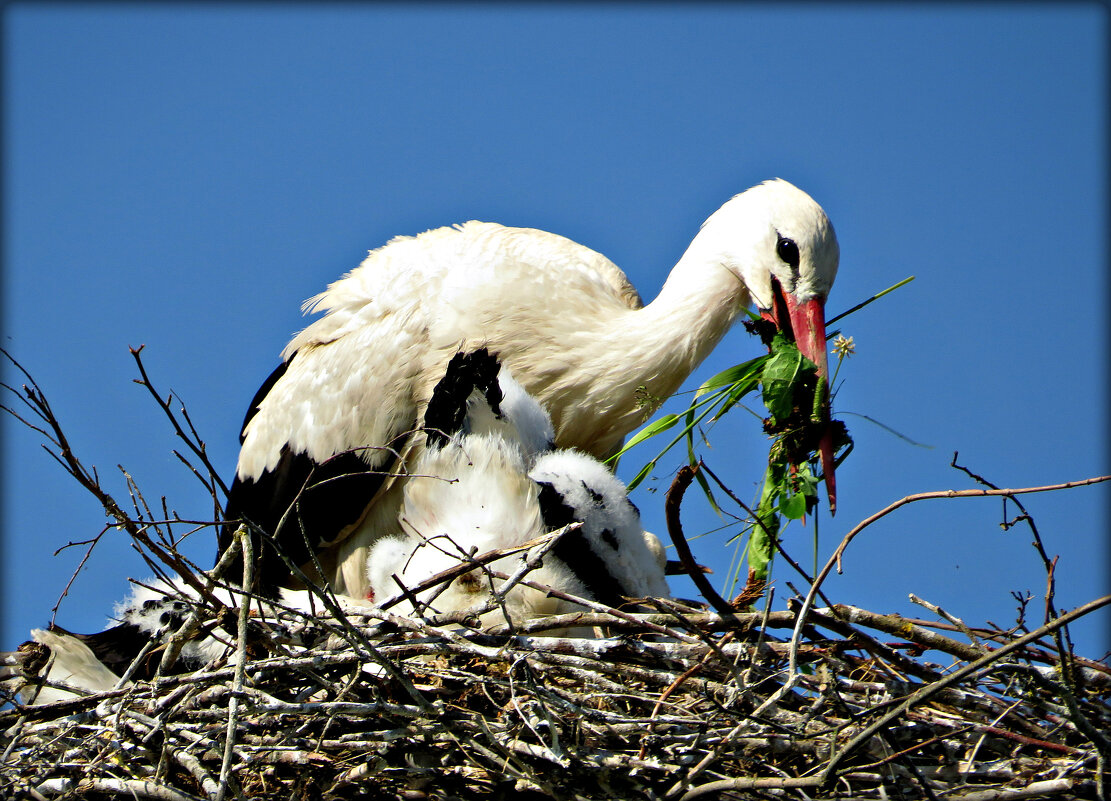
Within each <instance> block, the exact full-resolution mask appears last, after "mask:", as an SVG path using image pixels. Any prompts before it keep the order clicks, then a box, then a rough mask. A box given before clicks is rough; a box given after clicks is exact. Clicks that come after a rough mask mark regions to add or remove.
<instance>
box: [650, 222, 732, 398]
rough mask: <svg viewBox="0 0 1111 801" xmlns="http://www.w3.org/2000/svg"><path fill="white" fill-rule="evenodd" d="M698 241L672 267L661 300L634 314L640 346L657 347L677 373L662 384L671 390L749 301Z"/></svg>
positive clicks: (662, 360) (658, 356)
mask: <svg viewBox="0 0 1111 801" xmlns="http://www.w3.org/2000/svg"><path fill="white" fill-rule="evenodd" d="M696 244H697V241H696V243H695V244H692V246H691V248H690V249H689V250H688V251H687V253H686V254H685V255H684V256H683V258H682V259H681V260H680V262H679V263H678V264H677V265H676V266H675V268H674V269H673V270H672V271H671V274H670V275H669V276H668V278H667V281H666V282H665V283H664V285H663V287H662V288H661V289H660V294H659V295H657V296H656V299H655V300H653V301H652V302H651V303H650V304H648V305H647V306H645V307H644V308H643V309H642V310H641V311H640V312H639V313H637V314H636V315H633V316H634V317H636V318H637V319H636V322H635V325H634V326H632V327H633V328H634V329H635V330H636V333H635V334H633V335H634V336H636V337H638V338H639V339H640V341H641V343H642V344H641V346H640V348H646V349H652V350H654V352H655V353H656V359H657V362H656V363H658V364H662V365H666V366H667V369H668V372H670V373H672V374H677V375H676V381H675V382H674V383H675V385H674V386H673V387H670V388H663V389H665V391H666V393H667V394H671V393H672V392H674V391H675V389H678V385H679V384H680V383H682V381H683V380H684V379H685V378H686V377H687V376H688V375H690V373H691V372H692V371H693V370H694V368H695V367H697V366H698V365H699V364H700V363H701V362H702V360H703V359H704V358H706V356H707V355H709V353H710V351H711V350H713V349H714V347H715V346H716V345H717V343H718V342H719V341H721V338H722V337H723V336H724V335H725V333H726V332H727V331H728V330H729V329H730V328H731V327H732V325H733V323H734V322H735V321H736V319H737V316H738V315H739V314H740V313H741V310H742V309H743V308H744V307H745V306H746V305H747V304H748V302H749V296H748V291H747V290H746V289H745V286H744V284H742V283H741V281H740V279H739V278H738V277H737V275H736V274H735V273H734V272H733V271H732V270H730V269H728V268H727V267H726V266H725V265H724V264H723V262H722V261H721V260H720V259H716V258H706V257H703V256H702V255H701V254H700V253H699V252H698V249H697V248H696V246H695V245H696ZM630 333H632V332H630ZM629 345H630V348H632V349H636V350H640V348H638V347H637V346H636V345H635V344H634V343H629ZM642 352H643V351H642ZM648 363H651V362H648Z"/></svg>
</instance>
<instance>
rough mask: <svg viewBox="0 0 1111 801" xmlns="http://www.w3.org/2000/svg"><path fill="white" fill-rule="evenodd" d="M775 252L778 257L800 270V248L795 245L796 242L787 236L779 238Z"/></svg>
mask: <svg viewBox="0 0 1111 801" xmlns="http://www.w3.org/2000/svg"><path fill="white" fill-rule="evenodd" d="M775 252H776V255H778V256H779V258H781V259H783V261H785V262H786V263H787V264H789V265H791V266H792V267H794V268H795V269H796V270H797V269H798V267H799V246H798V245H796V244H795V240H793V239H788V238H787V237H785V236H781V237H779V241H778V242H776V243H775Z"/></svg>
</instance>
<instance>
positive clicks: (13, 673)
mask: <svg viewBox="0 0 1111 801" xmlns="http://www.w3.org/2000/svg"><path fill="white" fill-rule="evenodd" d="M213 592H214V593H216V594H217V595H218V596H219V597H220V598H221V600H223V601H224V602H225V603H229V604H230V603H231V597H230V595H229V593H228V592H227V591H225V590H221V589H214V590H213ZM195 603H197V596H196V593H195V591H193V590H192V589H190V588H189V587H187V586H185V585H184V584H182V585H181V586H177V585H174V584H171V583H168V582H166V581H163V580H161V579H151V580H149V581H146V582H143V583H136V584H135V585H134V586H133V587H132V590H131V593H130V594H129V595H128V597H127V598H126V599H124V600H123V601H121V602H119V603H117V604H116V606H115V610H114V617H115V620H116V621H117V623H116V625H113V626H110V627H109V628H107V629H105V630H104V631H100V632H97V633H95V634H77V633H75V632H72V631H67V630H66V629H63V628H61V627H60V626H51V627H50V628H47V629H32V630H31V640H29V641H28V642H26V643H24V644H23V645H22V646H21V647H20V650H19V651H16V652H13V653H8V654H4V655H3V657H4V658H3V660H2V664H3V665H4V667H0V677H2V678H3V681H4V683H5V684H9V685H10V686H12V687H13V688H14V685H15V684H19V683H21V682H22V676H25V675H27V674H33V675H36V676H38V677H39V679H40V680H42V684H41V686H40V685H39V684H34V683H32V684H28V685H26V686H24V687H23V688H22V689H20V691H19V695H20V696H21V699H22V700H23V701H24V703H30V702H32V701H33V703H35V704H48V703H52V702H54V701H63V700H68V699H71V698H74V697H76V696H78V695H81V694H85V693H97V692H105V691H107V690H111V689H114V688H115V687H117V686H119V685H120V684H121V683H122V677H123V676H124V675H125V674H126V673H127V672H128V670H129V669H131V670H132V672H131V675H132V676H133V677H135V678H143V679H149V678H151V677H152V676H153V675H154V673H155V669H156V668H157V667H158V665H159V662H160V660H161V651H160V650H149V649H152V648H153V647H154V646H158V645H161V644H163V643H166V642H168V641H169V638H170V636H171V635H172V634H173V633H174V632H175V631H176V630H177V629H178V628H179V627H180V626H181V625H182V624H183V623H184V622H185V620H186V618H187V617H188V614H189V612H190V609H191V607H192V606H193V605H194V604H195ZM228 647H230V646H229V640H228V639H227V638H226V636H222V635H221V633H218V632H207V633H201V634H199V635H197V636H196V637H194V638H193V639H190V640H187V641H186V642H185V643H184V645H183V646H182V648H181V652H180V655H179V656H178V660H177V666H176V667H177V669H179V670H185V669H187V668H197V667H202V666H203V665H205V664H207V663H209V662H211V661H212V660H214V659H217V658H219V657H220V656H222V655H223V654H224V653H225V651H226V650H227V648H228ZM144 648H146V649H148V651H147V654H146V656H145V657H143V658H140V656H141V655H142V654H143V651H144ZM136 660H139V661H138V662H137V663H136ZM132 663H136V664H135V665H134V666H132ZM67 688H68V689H67Z"/></svg>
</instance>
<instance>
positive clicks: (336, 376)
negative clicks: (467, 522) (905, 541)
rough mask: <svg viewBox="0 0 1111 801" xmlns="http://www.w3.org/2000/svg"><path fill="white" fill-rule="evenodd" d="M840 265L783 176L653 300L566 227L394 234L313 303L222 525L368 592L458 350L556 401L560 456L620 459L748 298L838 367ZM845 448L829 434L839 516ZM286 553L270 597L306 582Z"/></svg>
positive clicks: (686, 257) (256, 413)
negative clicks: (485, 356) (243, 528)
mask: <svg viewBox="0 0 1111 801" xmlns="http://www.w3.org/2000/svg"><path fill="white" fill-rule="evenodd" d="M838 257H839V250H838V245H837V238H836V236H835V234H834V231H833V226H832V225H831V224H830V221H829V219H828V218H827V216H826V214H825V212H824V211H823V210H822V208H821V207H820V206H819V205H818V204H817V203H816V202H814V200H813V199H812V198H811V197H810V196H809V195H807V194H806V193H805V192H803V191H802V190H800V189H798V188H796V187H795V186H793V185H792V184H790V183H788V182H787V181H783V180H778V179H777V180H771V181H766V182H765V183H762V184H759V185H758V186H755V187H753V188H751V189H749V190H747V191H745V192H743V193H741V194H739V195H737V196H735V197H733V198H732V199H730V200H729V201H728V202H726V203H725V204H724V205H723V206H722V207H721V208H720V209H718V210H717V211H716V212H715V213H714V214H713V215H711V216H710V217H709V219H707V220H706V222H705V223H703V225H702V227H701V229H700V231H699V232H698V235H697V236H696V237H695V238H694V240H693V241H692V242H691V244H690V246H689V247H688V248H687V250H686V252H685V253H684V254H683V256H682V258H681V259H680V260H679V262H678V263H677V264H676V265H675V267H674V269H673V270H672V271H671V274H670V275H669V276H668V279H667V281H666V282H665V283H664V286H663V288H662V289H661V290H660V293H659V295H658V296H657V297H656V299H655V300H654V301H652V302H651V303H649V304H647V305H644V304H642V302H641V299H640V296H639V295H638V294H637V291H636V290H635V289H634V288H633V287H632V285H631V284H630V283H629V281H628V280H627V279H626V277H625V274H624V273H623V272H621V270H620V269H618V267H617V266H616V265H614V264H613V263H612V262H610V261H609V260H608V259H606V258H605V257H604V256H602V255H601V254H599V253H596V252H595V251H593V250H590V249H589V248H586V247H584V246H582V245H579V244H576V243H575V242H572V241H570V240H568V239H565V238H563V237H561V236H557V235H556V234H551V233H546V232H544V231H538V230H534V229H529V228H508V227H505V226H501V225H497V224H493V223H483V222H468V223H465V224H462V225H459V226H456V227H452V228H437V229H434V230H431V231H427V232H425V233H423V234H420V235H418V236H415V237H398V238H396V239H393V240H391V241H390V242H389V243H388V244H386V245H385V246H384V247H382V248H379V249H378V250H374V251H371V253H370V255H369V256H368V257H367V258H366V260H365V261H363V263H362V264H361V265H360V266H358V267H357V268H355V269H354V270H352V271H351V272H350V273H348V274H346V275H345V276H343V277H342V278H340V279H339V280H338V281H336V282H334V283H333V284H331V285H329V287H328V288H327V290H326V291H324V292H323V293H321V294H320V295H317V296H316V297H314V298H311V299H310V300H309V301H307V302H306V304H305V306H304V308H305V311H306V312H309V311H323V312H325V314H324V315H323V316H322V317H321V318H319V319H318V320H316V321H315V322H313V323H312V324H311V325H309V326H308V327H307V328H306V329H304V330H303V331H302V332H301V333H299V334H297V335H296V336H295V337H294V338H293V340H292V341H291V342H290V343H289V344H288V345H287V346H286V348H285V350H284V351H283V352H282V363H281V365H279V367H278V368H277V369H276V370H275V371H274V373H273V374H272V375H271V376H270V378H269V379H268V380H267V381H266V382H265V383H264V384H263V386H262V388H261V389H260V390H259V392H258V394H257V395H256V396H255V398H254V400H253V401H252V402H251V405H250V408H249V409H248V412H247V417H246V419H245V421H244V425H243V429H242V435H241V442H242V447H241V450H240V454H239V461H238V465H237V467H236V475H235V480H234V482H233V485H232V487H231V491H230V494H229V499H228V504H227V508H226V510H225V512H226V517H227V519H228V520H235V519H240V518H242V519H247V520H250V521H251V522H252V523H254V524H256V526H257V527H258V528H260V529H261V530H262V531H264V532H266V533H267V534H269V535H270V536H271V537H272V538H273V540H274V542H275V543H276V544H277V545H278V546H279V547H280V548H281V549H282V550H283V551H284V552H285V554H286V557H287V559H288V560H289V561H292V562H293V563H295V564H297V565H301V566H303V567H305V568H306V569H308V570H309V572H310V573H311V572H314V570H313V568H317V567H318V568H319V570H320V571H322V572H323V574H324V575H323V578H324V579H325V580H327V581H328V582H330V583H331V585H332V586H333V588H334V589H335V590H336V591H337V592H340V593H346V594H349V595H353V596H362V595H364V594H365V593H366V591H367V584H366V578H365V575H364V571H363V566H364V565H365V562H366V551H367V548H368V547H369V546H370V545H372V544H373V543H374V541H375V540H376V539H378V538H379V537H381V536H383V535H385V534H388V533H390V532H392V531H396V530H397V514H398V510H399V509H400V506H401V501H402V491H401V487H402V485H403V484H404V481H397V480H396V479H397V476H399V475H402V474H404V473H405V471H406V469H407V468H408V467H410V466H411V465H412V464H413V463H414V460H415V458H416V457H417V456H418V455H419V451H420V450H421V449H422V448H423V447H424V438H423V436H421V435H420V434H419V433H416V432H418V429H419V428H420V426H421V424H422V418H423V413H424V407H425V405H426V404H427V402H428V399H429V397H430V396H431V393H432V389H433V387H434V386H435V384H436V382H437V381H438V380H439V379H440V378H441V377H442V376H443V375H444V368H445V366H446V364H447V362H448V360H449V359H450V358H451V356H452V355H453V354H455V353H457V352H458V351H460V350H461V349H464V350H465V349H470V348H474V347H480V346H484V345H485V346H488V347H489V348H490V349H491V350H492V351H494V352H496V353H498V354H499V356H500V357H501V359H502V360H503V362H504V363H505V365H506V366H507V367H508V368H509V370H510V371H511V372H512V374H513V375H514V376H515V377H516V379H517V380H518V381H519V382H520V383H521V384H522V385H523V387H524V388H525V390H526V391H527V392H528V393H529V394H531V395H532V396H534V397H535V398H536V399H537V400H538V401H539V402H540V403H541V404H542V405H543V407H544V408H546V409H547V411H548V413H549V414H550V415H551V419H552V423H553V424H554V428H555V442H556V445H557V446H558V447H560V448H577V449H579V450H582V451H584V452H586V453H589V454H591V455H593V456H595V457H598V458H606V457H608V456H610V455H611V454H613V453H615V452H616V451H617V450H618V449H619V448H620V446H621V443H622V441H623V440H624V438H625V436H626V435H627V434H628V433H629V432H630V431H632V430H633V429H634V428H635V427H636V426H637V425H638V424H640V422H641V421H642V420H643V418H644V413H645V409H644V404H643V399H644V398H645V397H649V398H661V399H662V398H667V397H668V396H670V395H671V394H672V393H673V392H674V391H675V390H676V389H678V387H679V385H680V384H681V383H682V382H683V380H684V379H685V378H686V377H687V376H688V375H690V373H691V372H692V371H693V370H694V368H695V367H696V366H697V365H698V364H699V363H700V362H701V361H702V360H703V359H704V358H705V357H706V355H707V354H708V353H709V352H710V351H711V349H713V347H714V346H715V345H716V344H717V343H718V342H719V341H720V340H721V338H722V336H723V335H724V334H725V332H726V331H727V330H729V328H730V327H731V326H732V324H733V323H734V321H735V320H736V319H737V317H738V316H739V315H740V314H741V312H742V310H743V309H744V308H745V307H746V306H748V305H749V304H750V303H753V304H755V306H756V307H757V308H758V309H759V310H760V313H761V314H762V315H763V316H764V317H765V318H767V319H769V320H771V321H772V322H773V323H775V325H776V326H777V327H778V328H779V329H780V330H785V331H787V330H789V331H791V332H792V333H793V336H794V337H795V339H796V341H797V342H798V344H799V347H800V350H801V351H802V352H803V353H804V354H805V355H806V356H808V357H809V358H810V359H811V360H812V361H814V362H815V363H816V364H817V365H818V369H819V371H820V372H821V373H822V374H823V375H825V374H826V362H827V360H826V353H825V350H826V346H825V323H824V311H823V309H824V303H825V299H826V296H827V294H828V293H829V290H830V287H831V286H832V284H833V280H834V276H835V275H836V273H837V263H838ZM832 457H833V454H832V448H831V445H830V438H829V436H827V437H826V438H825V439H824V440H823V444H822V447H821V458H822V470H823V473H824V476H825V480H826V485H827V490H828V492H829V496H830V507H831V509H832V508H833V507H834V504H835V495H834V474H833V458H832ZM230 541H231V525H230V524H229V525H227V526H225V528H224V530H223V531H222V533H221V546H222V547H224V546H226V545H227V544H228V543H229V542H230ZM273 550H274V549H272V548H269V547H266V548H263V549H262V557H261V562H260V566H261V569H260V571H259V572H260V573H261V583H262V587H263V589H264V590H265V589H270V590H273V589H274V588H276V587H277V586H278V585H282V584H289V583H291V578H290V573H289V570H288V569H287V563H286V561H285V560H283V559H279V558H278V557H277V556H276V555H274V553H273ZM257 552H258V551H256V553H257Z"/></svg>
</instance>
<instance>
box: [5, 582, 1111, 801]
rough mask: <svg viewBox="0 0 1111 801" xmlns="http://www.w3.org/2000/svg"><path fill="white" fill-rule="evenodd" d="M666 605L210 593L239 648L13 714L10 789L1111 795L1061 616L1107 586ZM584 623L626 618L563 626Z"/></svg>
mask: <svg viewBox="0 0 1111 801" xmlns="http://www.w3.org/2000/svg"><path fill="white" fill-rule="evenodd" d="M648 603H649V604H651V606H652V607H654V609H655V611H651V612H640V613H637V614H629V613H626V612H622V611H619V610H616V609H610V608H605V607H600V606H599V605H597V604H593V603H591V602H589V601H584V604H585V605H586V606H587V608H586V609H584V611H583V612H582V613H578V614H573V615H565V616H562V617H559V618H552V619H545V620H536V621H529V622H525V623H523V624H521V625H519V626H517V627H516V628H514V629H512V630H511V629H510V628H509V627H508V626H505V625H503V626H501V627H500V628H495V629H491V630H486V631H479V630H476V629H470V628H467V627H466V626H460V625H458V623H455V624H451V625H444V622H443V621H441V620H436V619H435V618H428V619H416V618H408V617H400V616H397V615H393V614H391V613H390V612H389V611H384V610H378V609H369V608H368V609H367V613H366V615H365V616H363V615H351V614H349V615H347V616H338V617H337V616H333V615H332V614H330V613H321V614H315V615H308V614H303V613H298V612H294V611H292V610H288V609H286V610H284V611H283V610H279V609H275V608H273V607H263V610H264V611H263V612H262V613H259V612H258V611H257V610H258V608H259V607H258V605H255V609H256V611H255V613H253V614H252V616H251V617H250V618H249V619H248V618H247V617H246V615H241V616H237V615H235V614H233V613H232V610H229V609H228V608H226V607H224V608H217V605H216V604H209V603H200V604H198V606H197V612H198V615H197V616H196V620H195V621H194V622H195V623H199V624H200V629H199V630H201V631H210V632H213V633H215V634H219V633H220V632H221V631H222V632H224V636H226V638H227V640H228V645H229V647H228V655H227V657H226V658H225V659H224V660H223V661H221V662H217V663H213V664H209V665H206V666H204V667H203V668H201V669H199V670H196V671H194V672H188V673H182V674H178V675H167V676H161V677H156V678H155V679H153V680H151V681H142V682H135V683H133V684H130V685H129V686H126V687H122V688H120V689H117V690H113V691H110V692H105V693H101V694H97V695H89V696H86V697H81V698H75V699H74V700H70V701H62V702H57V703H54V704H50V705H44V706H28V707H22V708H17V709H15V710H12V711H8V712H6V713H4V714H3V715H0V718H2V721H3V729H4V741H5V742H4V746H5V749H6V750H5V752H4V760H3V773H2V785H0V787H2V792H3V794H4V795H5V796H7V797H17V798H18V797H24V798H44V797H45V798H60V797H83V798H97V797H134V798H154V799H167V800H169V799H173V800H174V801H183V800H184V799H220V798H258V799H271V798H273V799H291V798H294V799H300V798H305V799H309V798H312V799H317V798H324V799H328V798H344V799H349V798H406V799H420V798H436V799H454V798H461V799H465V798H475V797H490V798H500V797H514V798H519V797H525V798H529V797H531V798H561V799H562V798H567V799H572V798H574V799H586V798H601V797H605V798H614V799H626V798H627V799H665V798H675V799H693V798H766V797H797V798H813V799H816V798H823V799H825V798H829V799H833V798H856V799H860V798H888V797H895V798H942V797H944V798H949V799H952V798H959V799H964V801H972V800H973V799H975V800H976V801H986V800H987V799H1012V798H1013V799H1019V798H1034V797H1039V798H1040V797H1050V796H1054V795H1060V796H1064V797H1070V798H1073V797H1076V798H1096V797H1099V794H1100V793H1102V786H1101V775H1102V771H1103V769H1104V761H1105V759H1106V756H1107V753H1108V752H1107V751H1106V750H1105V749H1106V744H1107V736H1106V734H1105V732H1107V731H1111V706H1109V704H1108V699H1109V696H1111V671H1109V670H1108V668H1107V666H1106V665H1103V664H1101V663H1097V662H1089V661H1086V660H1082V659H1078V658H1075V657H1071V656H1068V655H1067V654H1066V658H1065V659H1061V657H1060V654H1059V653H1057V652H1056V651H1055V649H1054V645H1053V643H1052V642H1051V641H1049V640H1048V639H1047V638H1048V637H1049V634H1050V632H1051V631H1053V630H1055V629H1056V628H1057V627H1058V626H1060V625H1063V624H1064V623H1067V622H1068V620H1071V619H1074V618H1075V617H1077V616H1079V614H1083V613H1084V612H1086V611H1089V610H1088V609H1087V608H1085V607H1082V608H1081V609H1079V610H1074V611H1073V612H1072V613H1069V614H1067V615H1063V616H1061V617H1060V618H1058V619H1057V620H1055V621H1053V623H1051V624H1050V625H1049V626H1046V627H1043V628H1042V629H1039V630H1038V631H1035V632H1032V633H1030V634H1023V635H1021V636H1018V635H1017V634H1013V633H1006V632H1002V631H999V630H994V629H982V630H971V629H968V628H967V627H966V626H964V625H963V624H960V625H959V626H958V625H956V624H942V623H936V622H935V623H930V622H927V621H916V620H910V619H905V618H900V617H896V616H888V615H877V614H874V613H870V612H867V611H865V610H862V609H858V608H854V607H850V606H843V605H836V606H833V607H829V608H818V609H811V610H810V611H809V612H808V613H807V617H806V621H805V624H803V625H797V624H798V621H799V617H798V616H799V612H800V611H802V610H801V609H799V606H798V604H796V605H795V607H794V609H793V610H792V611H782V612H770V613H764V614H760V613H751V612H750V613H736V614H730V615H721V614H717V613H713V612H709V611H707V610H706V609H705V608H704V607H702V606H700V605H696V604H689V603H682V602H676V601H664V600H656V601H649V602H648ZM1089 606H1091V605H1089ZM237 618H241V625H237V624H236V620H237ZM568 626H594V627H598V629H599V631H600V633H604V634H605V635H606V636H604V637H600V638H597V639H585V638H567V637H551V636H543V635H544V631H545V630H548V631H551V630H555V629H558V628H564V627H568ZM194 630H196V626H194ZM954 632H957V633H958V635H957V636H959V637H960V639H956V638H954V637H953V636H951V635H952V634H953V633H954ZM892 636H894V637H895V638H897V641H896V642H891V641H889V640H890V638H891V637H892ZM965 640H968V641H965ZM927 657H929V658H930V659H927ZM147 658H150V655H149V654H148V655H147ZM939 658H940V659H944V660H945V661H946V664H945V665H944V666H943V665H941V664H937V663H935V662H934V661H930V660H937V659H939ZM1101 753H1102V756H1101Z"/></svg>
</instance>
